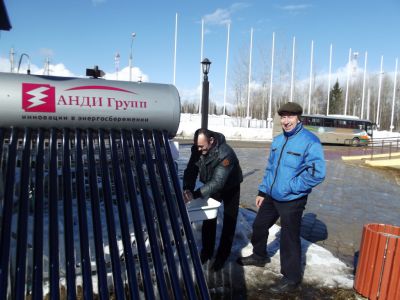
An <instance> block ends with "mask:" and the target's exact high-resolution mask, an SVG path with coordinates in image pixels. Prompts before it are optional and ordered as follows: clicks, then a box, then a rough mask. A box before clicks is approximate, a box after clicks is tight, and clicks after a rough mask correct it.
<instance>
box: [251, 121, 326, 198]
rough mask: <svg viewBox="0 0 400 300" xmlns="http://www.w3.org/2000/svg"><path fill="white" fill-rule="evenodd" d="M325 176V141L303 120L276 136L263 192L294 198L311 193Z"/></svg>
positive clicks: (264, 193)
mask: <svg viewBox="0 0 400 300" xmlns="http://www.w3.org/2000/svg"><path fill="white" fill-rule="evenodd" d="M324 179H325V160H324V153H323V149H322V146H321V143H320V141H319V139H318V138H317V137H316V136H315V135H314V134H313V133H311V132H310V131H308V130H307V129H305V128H304V127H303V124H302V123H301V122H300V123H298V124H297V126H296V128H295V129H293V131H292V132H290V133H286V132H284V133H283V134H280V135H278V136H276V137H275V138H274V140H273V142H272V145H271V151H270V154H269V158H268V165H267V167H266V169H265V175H264V178H263V181H262V183H261V184H260V186H259V188H258V190H259V195H261V196H265V195H269V196H271V197H272V198H273V199H275V200H277V201H292V200H296V199H298V198H301V197H303V196H306V195H308V194H309V193H310V192H311V190H312V188H313V187H315V186H316V185H318V184H319V183H321V182H322V181H323V180H324Z"/></svg>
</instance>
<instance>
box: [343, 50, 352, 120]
mask: <svg viewBox="0 0 400 300" xmlns="http://www.w3.org/2000/svg"><path fill="white" fill-rule="evenodd" d="M350 68H351V48H350V50H349V62H348V64H347V82H346V96H345V100H344V115H345V116H346V115H347V100H348V99H349V81H350Z"/></svg>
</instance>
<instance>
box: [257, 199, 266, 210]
mask: <svg viewBox="0 0 400 300" xmlns="http://www.w3.org/2000/svg"><path fill="white" fill-rule="evenodd" d="M264 199H265V198H264V197H261V196H257V197H256V206H257V207H258V208H260V206H261V204H262V203H263V201H264Z"/></svg>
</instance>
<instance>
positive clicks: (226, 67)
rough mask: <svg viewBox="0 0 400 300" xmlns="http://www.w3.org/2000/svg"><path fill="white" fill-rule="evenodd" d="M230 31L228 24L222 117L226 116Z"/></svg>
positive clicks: (229, 24)
mask: <svg viewBox="0 0 400 300" xmlns="http://www.w3.org/2000/svg"><path fill="white" fill-rule="evenodd" d="M230 31H231V23H230V22H229V23H228V35H227V39H226V60H225V86H224V109H223V112H222V115H223V116H225V114H226V89H227V81H228V80H227V78H228V62H229V38H230Z"/></svg>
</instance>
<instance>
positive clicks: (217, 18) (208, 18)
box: [203, 2, 249, 25]
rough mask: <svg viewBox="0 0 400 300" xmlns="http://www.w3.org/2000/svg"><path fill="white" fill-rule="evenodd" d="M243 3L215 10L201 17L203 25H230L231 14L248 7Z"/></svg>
mask: <svg viewBox="0 0 400 300" xmlns="http://www.w3.org/2000/svg"><path fill="white" fill-rule="evenodd" d="M248 6H249V5H248V4H245V3H240V2H238V3H234V4H232V5H231V6H230V7H229V8H217V9H216V10H215V11H214V12H213V13H211V14H208V15H205V16H204V17H203V19H204V23H206V24H209V25H225V24H228V23H230V22H231V21H232V20H231V18H232V15H233V13H235V12H237V11H239V10H241V9H244V8H246V7H248Z"/></svg>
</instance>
